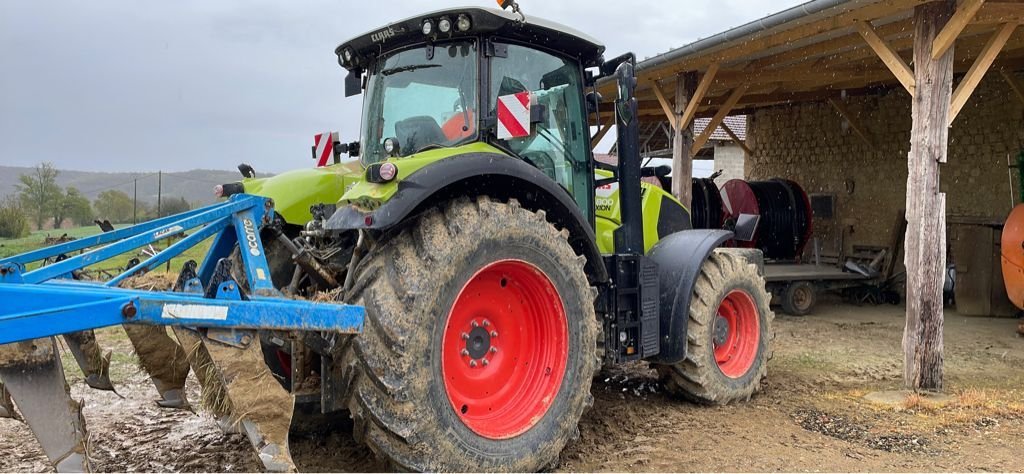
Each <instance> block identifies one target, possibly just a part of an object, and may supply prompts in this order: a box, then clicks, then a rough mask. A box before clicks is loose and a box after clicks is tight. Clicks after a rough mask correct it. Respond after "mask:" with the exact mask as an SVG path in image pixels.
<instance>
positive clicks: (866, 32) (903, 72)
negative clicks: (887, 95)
mask: <svg viewBox="0 0 1024 474" xmlns="http://www.w3.org/2000/svg"><path fill="white" fill-rule="evenodd" d="M857 30H858V31H859V32H860V35H861V36H862V37H863V38H864V41H866V42H867V43H868V46H870V47H871V49H872V50H874V51H875V54H877V55H878V58H879V59H881V60H882V62H883V63H885V66H886V67H888V68H889V70H890V71H892V74H893V75H894V76H896V79H898V80H899V81H900V84H903V88H904V89H906V90H907V92H909V93H910V95H911V97H913V95H914V87H915V82H914V72H913V71H911V69H910V66H908V65H907V62H906V61H904V60H903V58H902V57H900V55H899V54H897V53H896V51H895V50H893V49H892V47H891V46H889V43H886V42H885V40H883V39H882V38H881V37H880V36H878V33H876V32H875V29H874V28H872V27H871V24H870V23H869V22H866V21H858V22H857Z"/></svg>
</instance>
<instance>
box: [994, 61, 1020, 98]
mask: <svg viewBox="0 0 1024 474" xmlns="http://www.w3.org/2000/svg"><path fill="white" fill-rule="evenodd" d="M999 73H1000V74H1002V76H1003V80H1005V81H1006V83H1007V84H1009V85H1010V89H1013V93H1014V95H1016V96H1017V100H1019V101H1020V103H1021V104H1024V84H1021V83H1020V79H1017V76H1015V75H1014V74H1013V71H1011V70H1009V69H1005V68H1003V69H1000V70H999Z"/></svg>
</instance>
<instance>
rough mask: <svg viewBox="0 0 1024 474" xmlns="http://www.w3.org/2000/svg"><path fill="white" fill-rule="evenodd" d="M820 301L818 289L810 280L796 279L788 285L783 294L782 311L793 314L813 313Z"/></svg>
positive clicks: (804, 314)
mask: <svg viewBox="0 0 1024 474" xmlns="http://www.w3.org/2000/svg"><path fill="white" fill-rule="evenodd" d="M817 302H818V291H817V288H815V287H814V284H813V283H811V282H809V281H795V282H793V283H790V284H789V286H787V287H786V290H785V291H784V292H783V295H782V311H784V312H785V313H786V314H791V315H793V316H806V315H808V314H811V310H813V309H814V305H815V303H817Z"/></svg>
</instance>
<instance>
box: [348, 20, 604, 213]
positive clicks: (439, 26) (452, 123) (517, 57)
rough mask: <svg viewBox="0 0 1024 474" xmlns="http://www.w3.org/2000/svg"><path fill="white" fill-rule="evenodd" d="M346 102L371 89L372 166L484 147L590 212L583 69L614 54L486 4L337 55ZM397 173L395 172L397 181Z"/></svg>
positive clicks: (363, 41) (365, 134) (387, 32)
mask: <svg viewBox="0 0 1024 474" xmlns="http://www.w3.org/2000/svg"><path fill="white" fill-rule="evenodd" d="M335 52H336V54H337V55H338V61H339V63H340V64H341V65H342V66H343V67H344V68H345V69H347V70H348V71H349V76H348V78H347V79H346V81H345V82H346V95H349V96H352V95H357V94H359V93H365V94H366V95H365V97H364V99H363V116H362V121H361V123H362V131H361V134H360V159H361V160H362V163H363V165H364V166H366V167H372V166H373V165H374V164H380V163H384V162H391V163H395V164H399V168H401V165H400V164H401V163H402V160H405V159H408V158H410V157H416V156H420V155H421V154H422V153H424V152H428V151H432V150H451V151H452V153H453V154H456V153H459V152H460V151H462V149H461V148H460V147H463V146H465V145H470V144H485V145H487V146H490V147H493V149H496V150H495V151H497V152H500V153H503V154H506V155H508V156H512V157H516V158H519V159H522V160H524V161H526V162H528V163H529V164H530V165H532V166H533V167H535V168H537V169H538V170H540V171H542V172H543V173H544V174H545V175H547V176H548V177H549V178H551V179H552V180H554V181H555V182H557V183H558V184H559V185H560V186H561V187H562V188H564V189H565V190H567V191H569V193H570V194H571V195H572V196H573V199H574V200H575V201H576V203H577V205H578V206H579V207H580V209H584V210H586V209H592V206H593V204H592V202H591V201H592V197H591V196H592V194H593V179H594V178H593V165H592V153H591V149H590V134H589V124H588V121H587V119H588V113H587V112H588V110H587V106H586V100H585V87H586V84H585V83H586V80H585V77H586V75H585V72H584V71H585V69H586V68H589V67H595V66H599V65H600V64H602V62H603V60H602V53H603V52H604V46H602V45H601V44H599V43H598V42H597V41H596V40H594V39H591V38H589V37H588V36H586V35H584V34H582V33H579V32H576V31H573V30H572V29H570V28H568V27H565V26H562V25H558V24H555V23H551V22H546V21H543V20H539V19H533V18H531V19H530V20H529V21H524V19H523V17H522V16H521V15H518V14H517V13H510V12H505V11H501V10H494V9H484V8H456V9H450V10H441V11H436V12H433V13H428V14H425V15H419V16H416V17H412V18H409V19H406V20H403V21H399V22H397V23H393V24H391V25H388V26H386V27H384V28H381V29H379V30H374V31H371V32H368V33H366V34H363V35H360V36H357V37H356V38H354V39H351V40H349V41H347V42H345V43H342V44H341V45H340V46H338V48H337V49H336V50H335ZM387 172H388V168H385V174H387Z"/></svg>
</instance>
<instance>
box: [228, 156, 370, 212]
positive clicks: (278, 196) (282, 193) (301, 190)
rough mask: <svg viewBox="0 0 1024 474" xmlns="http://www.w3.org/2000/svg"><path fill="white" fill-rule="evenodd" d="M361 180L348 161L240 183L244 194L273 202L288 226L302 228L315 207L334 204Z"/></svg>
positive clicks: (360, 173)
mask: <svg viewBox="0 0 1024 474" xmlns="http://www.w3.org/2000/svg"><path fill="white" fill-rule="evenodd" d="M362 179H363V167H362V165H361V164H360V163H359V162H358V161H349V162H345V163H341V164H337V165H331V166H326V167H323V168H311V169H299V170H293V171H288V172H286V173H281V174H279V175H276V176H272V177H269V178H259V179H246V180H243V181H242V184H243V185H244V186H245V192H246V193H248V194H255V195H257V196H264V197H268V198H271V199H273V200H274V210H275V211H277V213H278V214H280V215H281V217H283V218H284V220H285V221H286V222H288V223H289V224H295V225H305V224H306V223H307V222H309V221H310V220H312V219H313V215H312V214H310V212H309V208H310V207H311V206H313V205H314V204H323V203H335V202H338V199H339V198H340V197H341V195H342V194H343V193H344V192H345V188H347V187H349V186H351V185H353V184H355V183H356V182H357V181H361V180H362Z"/></svg>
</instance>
